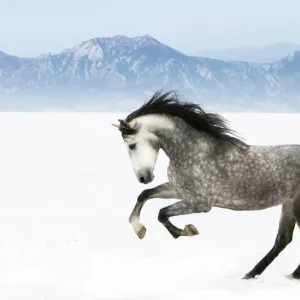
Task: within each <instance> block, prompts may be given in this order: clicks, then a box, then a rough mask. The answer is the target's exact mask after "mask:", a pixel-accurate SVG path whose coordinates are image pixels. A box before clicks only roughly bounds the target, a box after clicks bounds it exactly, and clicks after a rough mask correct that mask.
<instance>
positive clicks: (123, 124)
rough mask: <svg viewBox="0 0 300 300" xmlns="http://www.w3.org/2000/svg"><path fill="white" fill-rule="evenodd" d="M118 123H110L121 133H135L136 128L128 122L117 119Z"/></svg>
mask: <svg viewBox="0 0 300 300" xmlns="http://www.w3.org/2000/svg"><path fill="white" fill-rule="evenodd" d="M118 121H119V122H120V125H116V124H112V125H113V126H115V127H117V128H118V129H119V130H120V131H121V132H122V133H123V134H126V135H130V134H134V133H136V130H135V129H134V128H132V127H131V126H130V124H129V123H128V122H126V121H125V120H121V119H119V120H118Z"/></svg>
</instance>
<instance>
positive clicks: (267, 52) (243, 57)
mask: <svg viewBox="0 0 300 300" xmlns="http://www.w3.org/2000/svg"><path fill="white" fill-rule="evenodd" d="M298 50H300V45H299V44H295V43H275V44H270V45H267V46H263V47H237V48H229V49H203V50H198V51H196V52H194V53H193V54H192V55H194V56H203V57H210V58H215V59H221V60H235V61H247V62H252V63H273V62H275V61H278V60H280V59H282V58H283V57H285V56H287V55H289V54H290V53H292V52H294V51H298Z"/></svg>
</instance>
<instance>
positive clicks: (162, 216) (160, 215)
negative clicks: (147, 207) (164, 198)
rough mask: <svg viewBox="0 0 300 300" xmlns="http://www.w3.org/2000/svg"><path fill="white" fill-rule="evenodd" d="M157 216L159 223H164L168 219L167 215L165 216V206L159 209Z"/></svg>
mask: <svg viewBox="0 0 300 300" xmlns="http://www.w3.org/2000/svg"><path fill="white" fill-rule="evenodd" d="M157 218H158V221H159V222H160V223H166V222H167V221H168V217H167V214H166V209H165V208H162V209H160V211H159V213H158V217H157Z"/></svg>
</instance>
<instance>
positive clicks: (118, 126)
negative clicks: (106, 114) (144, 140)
mask: <svg viewBox="0 0 300 300" xmlns="http://www.w3.org/2000/svg"><path fill="white" fill-rule="evenodd" d="M111 125H112V126H115V127H117V128H118V129H120V125H116V124H111Z"/></svg>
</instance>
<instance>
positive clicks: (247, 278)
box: [243, 273, 256, 280]
mask: <svg viewBox="0 0 300 300" xmlns="http://www.w3.org/2000/svg"><path fill="white" fill-rule="evenodd" d="M255 276H256V275H254V274H251V273H247V274H246V275H245V276H244V277H243V280H249V279H255Z"/></svg>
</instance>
